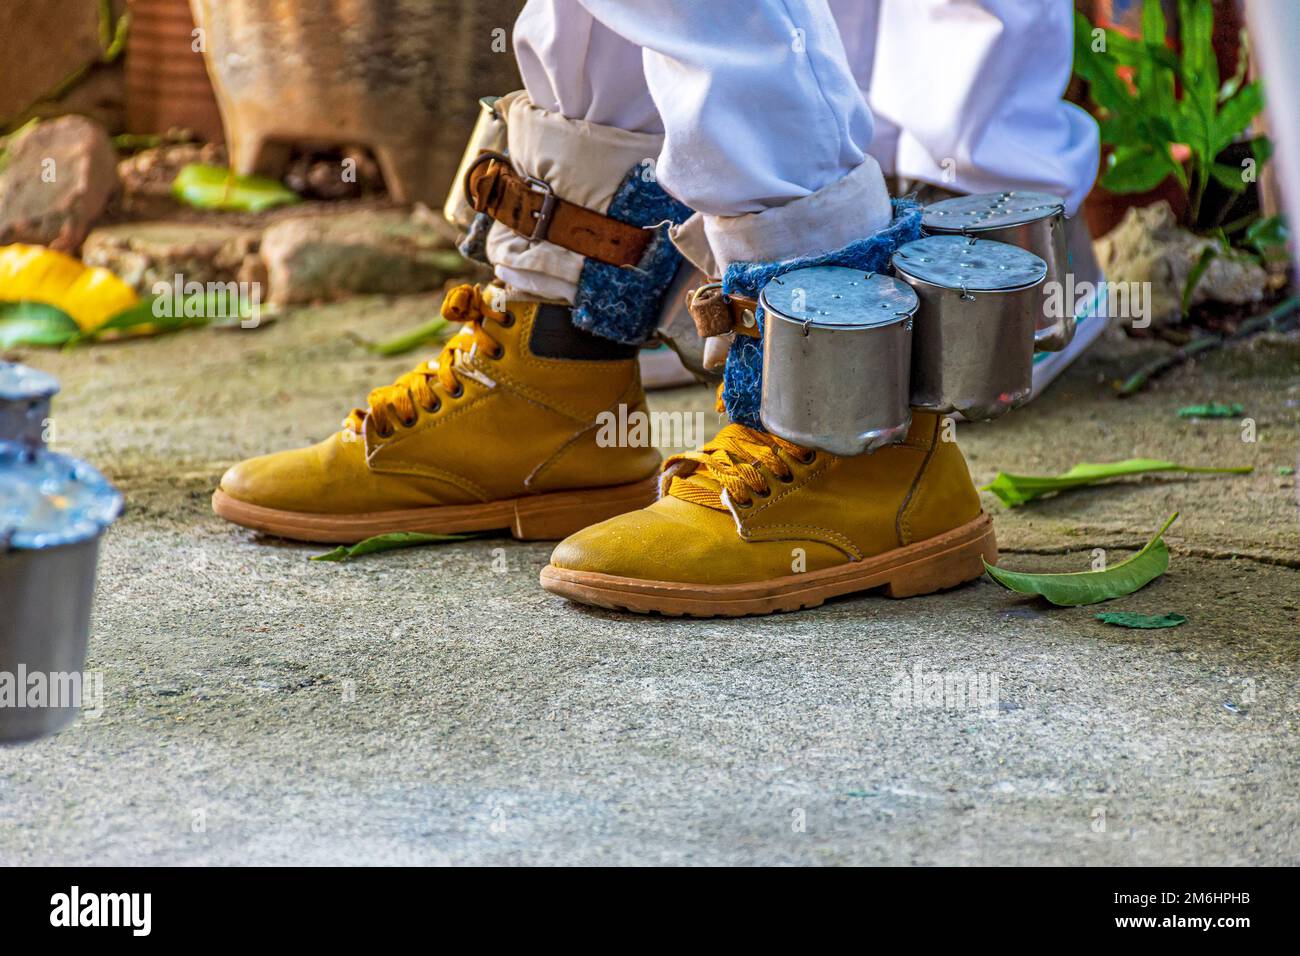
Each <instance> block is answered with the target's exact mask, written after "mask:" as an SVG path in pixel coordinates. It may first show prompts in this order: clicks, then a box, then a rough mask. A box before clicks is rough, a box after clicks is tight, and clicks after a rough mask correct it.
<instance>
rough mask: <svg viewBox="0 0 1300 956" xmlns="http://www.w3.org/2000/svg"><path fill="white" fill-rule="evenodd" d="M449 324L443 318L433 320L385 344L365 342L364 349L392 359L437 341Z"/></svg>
mask: <svg viewBox="0 0 1300 956" xmlns="http://www.w3.org/2000/svg"><path fill="white" fill-rule="evenodd" d="M449 324H450V323H449V322H448V321H447V320H446V319H443V318H437V319H434V320H433V321H432V322H429V323H426V324H425V325H421V326H420V327H419V328H416V329H412V330H411V331H410V332H407V333H405V334H404V335H399V336H398V337H397V338H394V339H389V340H388V341H387V342H373V343H372V342H366V343H364V344H365V346H366V348H368V349H369V350H370V351H372V352H374V353H375V354H376V355H384V356H388V357H392V356H394V355H405V354H406V353H407V352H411V351H414V350H415V349H417V348H419V347H420V346H421V345H425V344H427V343H429V342H433V341H437V340H439V339H440V338H441V337H442V333H443V332H445V331H446V330H447V326H448V325H449Z"/></svg>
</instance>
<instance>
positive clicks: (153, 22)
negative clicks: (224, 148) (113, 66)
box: [126, 0, 222, 142]
mask: <svg viewBox="0 0 1300 956" xmlns="http://www.w3.org/2000/svg"><path fill="white" fill-rule="evenodd" d="M129 9H130V11H131V29H130V32H129V33H128V34H127V45H126V122H127V129H128V131H129V132H132V133H165V132H166V131H167V130H169V129H172V128H173V127H179V128H183V129H188V130H191V131H193V132H194V134H195V135H197V136H199V137H201V138H203V139H205V140H208V141H209V142H220V141H221V136H222V131H221V113H220V112H219V111H218V110H217V100H216V97H215V96H214V95H213V93H212V83H211V82H210V81H209V80H208V73H207V69H206V67H205V66H204V63H203V54H202V53H198V52H195V50H194V35H193V31H194V18H193V17H192V16H191V14H190V7H189V3H188V0H130V4H129Z"/></svg>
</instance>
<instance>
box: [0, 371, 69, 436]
mask: <svg viewBox="0 0 1300 956" xmlns="http://www.w3.org/2000/svg"><path fill="white" fill-rule="evenodd" d="M58 390H59V382H58V380H57V379H55V378H54V377H53V376H51V375H46V374H45V373H44V372H38V371H37V370H36V369H34V368H28V367H27V366H26V365H18V364H16V363H13V362H0V441H17V442H22V443H24V444H26V445H44V444H45V424H46V422H48V421H49V418H50V400H51V399H52V398H53V397H54V395H55V393H56V392H58Z"/></svg>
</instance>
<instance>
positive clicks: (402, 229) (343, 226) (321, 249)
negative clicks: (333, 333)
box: [261, 210, 467, 305]
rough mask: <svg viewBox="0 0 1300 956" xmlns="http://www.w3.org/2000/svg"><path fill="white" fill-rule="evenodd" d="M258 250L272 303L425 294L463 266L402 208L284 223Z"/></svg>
mask: <svg viewBox="0 0 1300 956" xmlns="http://www.w3.org/2000/svg"><path fill="white" fill-rule="evenodd" d="M261 252H262V260H263V262H264V263H265V265H266V272H267V277H268V281H269V283H270V295H269V298H268V301H270V302H272V303H274V304H277V305H284V304H289V303H295V302H315V301H322V300H324V301H328V300H333V299H339V298H343V297H345V296H348V295H351V294H356V293H363V294H364V293H371V294H375V293H379V294H387V295H402V294H406V293H416V292H427V291H429V290H431V289H436V288H438V287H440V286H441V285H442V283H443V282H444V281H445V280H446V278H447V276H448V275H452V274H458V273H459V272H460V271H462V270H463V269H464V268H467V266H466V265H465V264H464V260H461V259H460V257H459V256H458V255H457V254H456V253H455V252H454V251H452V250H451V249H449V243H448V242H447V239H446V237H445V235H444V234H443V233H442V232H441V231H439V230H437V229H435V228H433V227H431V226H428V225H425V224H423V223H421V222H420V221H419V220H418V218H417V217H413V216H412V215H411V214H410V213H408V212H406V211H404V210H383V211H380V210H364V211H360V212H353V213H345V214H343V215H340V216H329V217H325V216H315V217H296V218H289V219H284V220H282V221H280V222H277V223H275V224H274V225H272V226H270V227H269V228H268V229H267V230H266V233H265V235H264V236H263V238H262V249H261Z"/></svg>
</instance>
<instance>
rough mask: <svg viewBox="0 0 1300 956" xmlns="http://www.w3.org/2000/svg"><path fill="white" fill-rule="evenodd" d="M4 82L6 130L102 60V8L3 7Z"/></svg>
mask: <svg viewBox="0 0 1300 956" xmlns="http://www.w3.org/2000/svg"><path fill="white" fill-rule="evenodd" d="M0 37H4V82H3V83H0V124H6V123H8V122H9V121H11V120H13V119H15V118H16V117H18V116H19V115H20V114H22V113H23V111H24V110H26V109H27V108H28V107H29V106H31V105H32V104H33V103H35V102H36V101H37V100H39V99H40V98H41V97H43V96H46V95H47V94H49V92H50V91H51V90H53V89H54V88H55V87H57V86H58V85H59V84H60V83H62V82H63V81H64V80H66V79H67V78H68V77H69V76H71V75H72V74H73V73H74V72H75V71H76V70H77V69H79V68H80V67H83V66H87V65H88V64H90V63H93V62H95V61H96V60H98V59H99V56H100V52H101V50H100V40H99V12H98V4H95V3H87V2H86V0H41V2H40V3H3V4H0Z"/></svg>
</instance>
